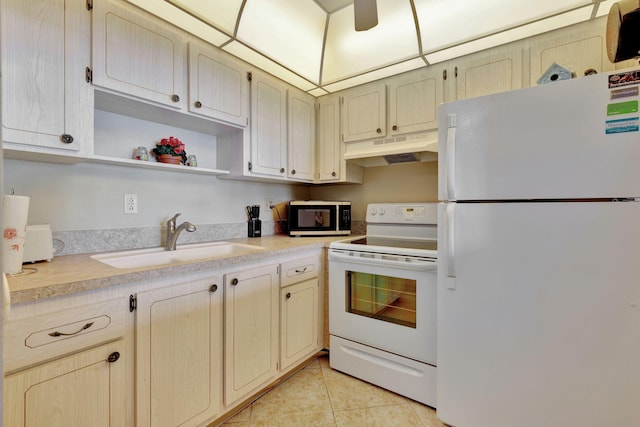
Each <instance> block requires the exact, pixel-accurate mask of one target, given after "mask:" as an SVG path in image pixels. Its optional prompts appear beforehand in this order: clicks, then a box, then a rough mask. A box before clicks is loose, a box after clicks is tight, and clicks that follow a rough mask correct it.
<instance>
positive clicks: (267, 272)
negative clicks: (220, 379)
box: [224, 264, 279, 406]
mask: <svg viewBox="0 0 640 427" xmlns="http://www.w3.org/2000/svg"><path fill="white" fill-rule="evenodd" d="M224 286H225V302H224V329H225V334H224V361H225V367H224V402H225V405H227V406H231V405H232V404H233V403H234V402H237V401H238V400H240V399H241V398H243V397H248V395H249V394H250V393H252V392H256V391H258V389H259V388H260V387H261V386H263V385H266V384H267V383H268V382H269V381H270V380H273V379H274V378H275V377H276V375H277V373H278V348H279V347H278V342H279V339H278V332H279V329H278V302H279V297H278V291H279V289H278V288H279V286H278V266H277V265H276V264H274V265H266V266H262V267H255V268H249V269H245V270H240V271H237V272H231V273H228V274H225V276H224Z"/></svg>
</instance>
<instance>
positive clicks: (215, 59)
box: [189, 41, 249, 126]
mask: <svg viewBox="0 0 640 427" xmlns="http://www.w3.org/2000/svg"><path fill="white" fill-rule="evenodd" d="M189 111H191V112H193V113H196V114H201V115H203V116H207V117H211V118H213V119H217V120H222V121H225V122H228V123H233V124H236V125H239V126H247V125H248V121H249V82H248V81H247V70H246V69H244V67H242V66H241V65H240V63H238V62H236V61H234V60H232V59H231V58H230V57H229V55H227V54H225V53H223V52H221V51H220V50H217V49H215V48H213V47H210V46H208V45H205V44H203V43H200V42H196V41H191V42H189Z"/></svg>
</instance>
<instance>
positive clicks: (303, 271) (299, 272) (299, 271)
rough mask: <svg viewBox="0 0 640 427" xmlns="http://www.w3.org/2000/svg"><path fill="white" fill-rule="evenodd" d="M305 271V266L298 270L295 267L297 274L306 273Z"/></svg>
mask: <svg viewBox="0 0 640 427" xmlns="http://www.w3.org/2000/svg"><path fill="white" fill-rule="evenodd" d="M306 271H307V267H305V268H303V269H302V270H299V269H297V268H296V270H295V272H296V273H298V274H302V273H306Z"/></svg>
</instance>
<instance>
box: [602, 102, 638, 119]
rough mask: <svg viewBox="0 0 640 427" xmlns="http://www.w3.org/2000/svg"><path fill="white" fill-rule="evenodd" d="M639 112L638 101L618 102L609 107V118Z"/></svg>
mask: <svg viewBox="0 0 640 427" xmlns="http://www.w3.org/2000/svg"><path fill="white" fill-rule="evenodd" d="M637 112H638V101H626V102H616V103H615V104H609V105H607V116H616V115H618V114H629V113H637Z"/></svg>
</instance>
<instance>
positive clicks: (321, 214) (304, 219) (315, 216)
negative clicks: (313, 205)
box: [298, 209, 331, 228]
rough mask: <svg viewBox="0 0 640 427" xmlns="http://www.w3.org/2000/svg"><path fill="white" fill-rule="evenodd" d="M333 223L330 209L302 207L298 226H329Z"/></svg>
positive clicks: (299, 212)
mask: <svg viewBox="0 0 640 427" xmlns="http://www.w3.org/2000/svg"><path fill="white" fill-rule="evenodd" d="M330 225H331V210H330V209H300V210H299V211H298V226H299V227H304V228H318V227H329V226H330Z"/></svg>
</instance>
